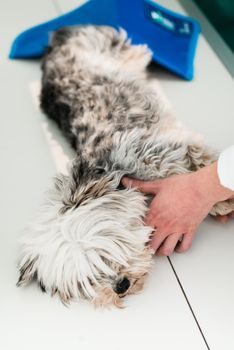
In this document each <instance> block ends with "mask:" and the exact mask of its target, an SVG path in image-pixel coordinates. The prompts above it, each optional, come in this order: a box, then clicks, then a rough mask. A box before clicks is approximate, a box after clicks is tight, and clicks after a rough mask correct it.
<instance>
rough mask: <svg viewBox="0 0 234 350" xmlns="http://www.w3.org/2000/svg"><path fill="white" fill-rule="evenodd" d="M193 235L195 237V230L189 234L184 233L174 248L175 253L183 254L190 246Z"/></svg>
mask: <svg viewBox="0 0 234 350" xmlns="http://www.w3.org/2000/svg"><path fill="white" fill-rule="evenodd" d="M194 235H195V230H193V231H190V232H189V233H185V234H184V235H183V238H182V240H181V242H180V243H178V245H177V246H176V248H175V251H176V252H177V253H183V252H185V251H186V250H188V249H190V248H191V246H192V241H193V237H194Z"/></svg>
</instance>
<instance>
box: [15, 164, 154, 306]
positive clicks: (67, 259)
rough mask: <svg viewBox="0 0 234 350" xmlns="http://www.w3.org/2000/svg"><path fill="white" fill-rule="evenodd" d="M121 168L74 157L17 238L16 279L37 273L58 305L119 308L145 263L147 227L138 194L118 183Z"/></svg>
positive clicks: (25, 280)
mask: <svg viewBox="0 0 234 350" xmlns="http://www.w3.org/2000/svg"><path fill="white" fill-rule="evenodd" d="M121 176H122V175H121V172H120V171H114V172H108V171H107V170H106V169H105V168H104V167H100V166H94V165H92V164H91V165H90V164H89V163H88V162H87V161H85V160H84V159H82V158H80V159H77V160H76V161H75V162H73V165H72V167H71V170H70V175H69V176H64V175H59V176H58V177H57V178H56V179H55V183H54V188H53V190H51V191H50V192H49V194H48V198H47V201H46V203H45V205H44V206H43V207H42V211H41V213H40V215H39V216H38V219H37V221H35V222H34V223H33V225H32V227H31V228H30V229H29V230H28V232H27V233H26V235H25V236H24V237H23V240H22V244H21V251H20V257H19V270H20V277H19V281H18V285H26V284H27V283H29V282H30V281H31V280H32V279H33V278H36V279H37V280H38V282H39V285H40V286H41V288H42V290H44V291H48V292H49V293H51V294H52V295H53V294H56V293H57V294H58V295H59V296H60V298H61V299H62V301H63V302H64V303H67V302H69V300H70V299H76V298H86V299H89V300H91V301H92V302H94V303H95V304H96V305H99V306H102V305H103V306H104V305H108V304H115V305H117V306H121V298H122V297H123V296H125V295H126V294H130V293H135V292H137V291H139V290H140V289H141V288H142V286H143V280H144V276H145V275H146V274H147V272H148V271H149V268H150V265H151V256H152V255H151V251H150V248H149V247H148V246H147V243H148V241H149V235H150V233H151V228H149V227H146V226H144V225H143V217H144V214H145V212H146V205H145V197H144V196H143V195H142V194H141V193H139V192H137V191H135V190H133V189H122V190H120V189H119V188H118V186H119V183H120V179H121Z"/></svg>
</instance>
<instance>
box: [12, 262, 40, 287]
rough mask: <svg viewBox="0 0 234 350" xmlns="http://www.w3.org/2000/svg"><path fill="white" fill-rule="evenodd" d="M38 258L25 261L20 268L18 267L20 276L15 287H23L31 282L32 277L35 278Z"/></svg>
mask: <svg viewBox="0 0 234 350" xmlns="http://www.w3.org/2000/svg"><path fill="white" fill-rule="evenodd" d="M37 260H38V257H36V258H34V259H32V260H27V261H26V262H25V263H24V264H23V265H22V266H20V267H19V272H20V276H19V279H18V282H17V284H16V285H17V287H19V286H25V285H27V284H29V283H30V282H31V280H32V279H33V277H34V276H36V273H37V270H36V263H37Z"/></svg>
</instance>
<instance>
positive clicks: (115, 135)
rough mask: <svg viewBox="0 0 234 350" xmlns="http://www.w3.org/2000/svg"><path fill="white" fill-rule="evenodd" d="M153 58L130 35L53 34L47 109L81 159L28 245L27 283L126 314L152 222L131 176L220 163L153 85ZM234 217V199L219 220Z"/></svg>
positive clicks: (101, 30) (100, 31)
mask: <svg viewBox="0 0 234 350" xmlns="http://www.w3.org/2000/svg"><path fill="white" fill-rule="evenodd" d="M150 59H151V53H150V51H149V50H148V48H147V47H146V46H142V45H138V46H133V45H131V44H130V42H129V40H128V39H127V37H126V33H125V32H124V31H123V30H120V31H119V32H117V31H116V30H114V29H113V28H110V27H102V26H101V27H94V26H80V27H71V28H65V29H61V30H59V31H57V32H56V33H55V34H54V36H53V38H52V42H51V46H50V47H49V48H48V51H47V53H46V55H45V57H44V60H43V64H42V70H43V78H42V91H41V107H42V110H43V111H44V112H45V113H46V114H47V115H48V116H49V117H50V118H51V119H53V120H55V122H56V123H57V124H58V126H59V127H60V129H61V130H62V132H63V134H64V136H65V137H66V138H67V140H68V141H69V142H70V144H71V146H72V147H73V148H74V149H75V150H76V154H77V155H76V158H75V159H74V160H73V162H72V164H71V166H70V174H69V176H65V175H62V174H60V175H58V176H57V177H56V179H55V182H54V187H53V189H52V190H51V191H50V193H48V198H47V201H46V203H45V205H44V206H43V207H42V210H41V213H40V214H39V215H38V219H37V220H36V222H34V224H33V226H32V227H31V228H30V229H29V231H28V232H27V233H26V235H25V236H24V237H23V239H22V245H21V251H20V257H19V270H20V278H19V281H18V284H19V285H25V284H27V283H29V282H30V281H31V280H32V278H33V277H34V278H36V279H37V280H38V282H39V285H40V286H41V288H42V290H43V291H47V292H49V293H51V294H52V295H54V294H56V293H57V294H58V295H59V296H60V298H61V299H62V301H63V302H64V303H67V302H69V300H71V299H76V298H85V299H88V300H91V301H92V302H94V303H95V304H96V305H107V304H115V305H117V306H121V297H123V296H125V295H126V294H130V293H136V292H137V291H139V290H140V289H142V286H143V281H144V277H145V275H146V274H147V273H148V271H149V269H150V265H151V260H152V259H151V258H152V254H151V251H150V249H149V247H148V245H147V243H148V241H149V237H150V234H151V232H152V228H150V227H146V226H144V224H143V218H144V215H145V213H146V208H147V206H146V198H145V196H144V195H143V194H142V193H139V192H138V191H136V190H134V189H124V188H122V187H121V185H120V181H121V178H122V176H123V175H129V176H131V177H134V178H138V179H143V180H155V179H161V178H165V177H168V176H171V175H174V174H179V173H185V172H191V171H195V170H197V169H199V168H201V167H203V166H205V165H208V164H210V163H211V162H213V161H214V160H215V159H216V155H215V154H214V152H213V151H211V150H210V149H209V148H207V147H206V146H205V145H203V144H202V143H201V142H200V141H195V138H194V139H193V138H192V137H191V135H190V136H189V134H188V132H187V131H185V129H184V128H183V127H182V126H181V125H180V123H179V122H178V121H176V120H175V118H174V117H173V116H172V115H171V114H170V113H169V112H168V109H167V108H165V106H164V104H163V103H162V100H161V98H160V95H159V94H158V93H157V91H156V92H155V91H154V90H152V89H151V88H150V87H149V86H148V83H147V81H146V74H145V68H146V66H147V65H148V63H149V62H150ZM233 209H234V202H233V201H227V202H222V203H219V204H217V205H216V206H215V207H214V208H213V209H212V212H211V214H213V215H216V214H221V215H224V214H227V213H229V212H231V211H232V210H233Z"/></svg>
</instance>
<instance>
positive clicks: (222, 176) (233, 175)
mask: <svg viewBox="0 0 234 350" xmlns="http://www.w3.org/2000/svg"><path fill="white" fill-rule="evenodd" d="M218 176H219V180H220V183H221V185H223V186H224V187H227V188H229V189H230V190H232V191H234V145H233V146H231V147H229V148H227V149H225V150H224V151H223V152H222V153H221V154H220V156H219V159H218Z"/></svg>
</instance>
